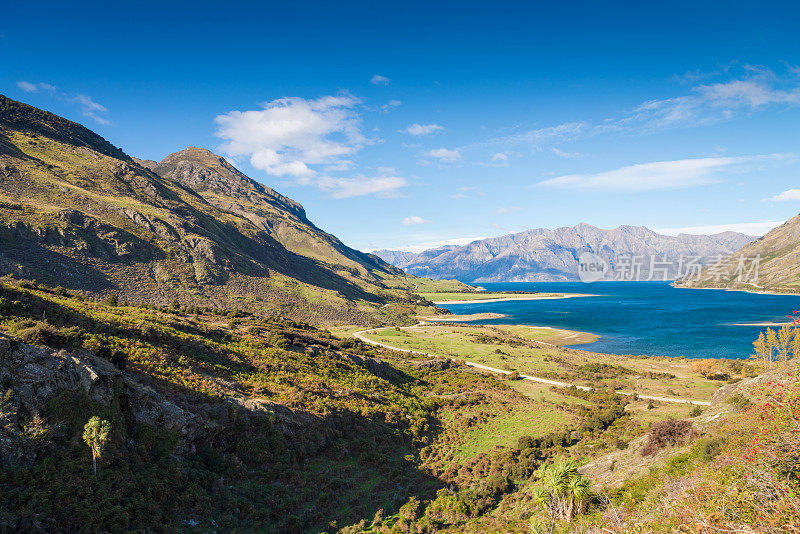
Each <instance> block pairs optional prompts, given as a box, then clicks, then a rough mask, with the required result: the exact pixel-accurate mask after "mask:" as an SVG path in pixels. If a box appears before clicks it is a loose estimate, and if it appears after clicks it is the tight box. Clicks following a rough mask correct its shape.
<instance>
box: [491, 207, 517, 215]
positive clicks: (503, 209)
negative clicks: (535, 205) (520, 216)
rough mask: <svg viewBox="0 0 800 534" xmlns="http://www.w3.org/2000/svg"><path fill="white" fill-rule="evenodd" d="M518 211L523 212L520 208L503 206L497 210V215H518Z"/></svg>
mask: <svg viewBox="0 0 800 534" xmlns="http://www.w3.org/2000/svg"><path fill="white" fill-rule="evenodd" d="M518 211H522V208H520V207H519V206H503V207H501V208H497V213H498V214H500V215H504V214H507V213H516V212H518Z"/></svg>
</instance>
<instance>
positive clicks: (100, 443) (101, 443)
mask: <svg viewBox="0 0 800 534" xmlns="http://www.w3.org/2000/svg"><path fill="white" fill-rule="evenodd" d="M110 430H111V423H109V422H108V421H106V420H105V419H100V418H99V417H97V416H96V415H95V416H93V417H92V418H91V419H89V422H88V423H86V426H84V427H83V441H85V442H86V444H87V445H88V446H89V447H90V448H91V449H92V468H93V469H94V474H95V476H97V459H98V458H99V457H100V455H101V454H102V452H103V448H104V447H105V446H106V442H107V441H108V432H109V431H110Z"/></svg>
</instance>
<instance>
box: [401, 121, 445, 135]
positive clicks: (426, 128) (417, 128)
mask: <svg viewBox="0 0 800 534" xmlns="http://www.w3.org/2000/svg"><path fill="white" fill-rule="evenodd" d="M441 130H444V126H440V125H439V124H417V123H414V124H412V125H411V126H408V127H407V128H405V129H404V130H400V132H401V133H407V134H411V135H429V134H432V133H434V132H438V131H441Z"/></svg>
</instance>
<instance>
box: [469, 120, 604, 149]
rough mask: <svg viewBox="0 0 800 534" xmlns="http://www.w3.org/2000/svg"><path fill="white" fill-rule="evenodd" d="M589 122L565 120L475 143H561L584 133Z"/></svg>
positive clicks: (537, 144)
mask: <svg viewBox="0 0 800 534" xmlns="http://www.w3.org/2000/svg"><path fill="white" fill-rule="evenodd" d="M588 128H589V124H588V123H586V122H565V123H562V124H558V125H556V126H547V127H545V128H537V129H534V130H526V131H524V132H520V133H514V134H510V135H504V136H501V137H495V138H493V139H489V140H488V141H485V142H482V143H476V146H477V145H489V146H496V145H526V146H530V147H531V148H540V147H541V146H543V145H546V144H550V143H561V142H564V141H571V140H573V139H576V138H578V137H579V136H581V135H584V134H585V132H586V131H587V129H588Z"/></svg>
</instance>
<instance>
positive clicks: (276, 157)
mask: <svg viewBox="0 0 800 534" xmlns="http://www.w3.org/2000/svg"><path fill="white" fill-rule="evenodd" d="M360 104H361V100H360V99H359V98H356V97H354V96H352V95H349V94H341V95H338V96H324V97H321V98H318V99H314V100H307V99H304V98H299V97H286V98H279V99H277V100H273V101H270V102H265V103H263V104H261V108H262V109H259V110H249V111H230V112H228V113H225V114H222V115H219V116H217V117H216V118H215V119H214V122H215V123H216V132H215V135H216V136H217V137H219V138H221V139H223V140H224V141H225V142H224V143H223V144H222V146H221V147H220V150H221V151H222V152H224V153H225V154H226V155H227V156H230V157H233V158H237V157H246V158H248V159H249V161H250V164H251V165H252V166H253V167H255V168H256V169H260V170H262V171H264V172H266V173H268V174H270V175H273V176H283V177H290V178H292V179H294V180H295V181H296V182H297V183H299V184H303V185H315V186H317V187H318V188H319V189H321V190H323V191H325V192H327V193H329V194H330V195H331V196H333V197H334V198H346V197H351V196H360V195H369V194H379V195H392V194H396V190H397V189H398V188H400V187H403V186H405V185H407V182H406V180H405V179H404V178H401V177H399V176H388V175H385V174H384V173H381V174H380V175H379V176H373V177H368V176H364V175H362V174H357V175H355V176H336V175H332V174H333V173H336V172H342V171H347V170H349V169H351V168H352V167H353V166H354V164H353V161H352V160H351V159H350V158H351V157H352V156H353V155H354V154H355V153H356V152H358V151H359V150H361V149H362V148H363V147H364V146H365V145H367V144H368V143H369V142H370V141H369V140H368V139H367V138H366V137H365V136H364V135H363V134H362V133H361V128H360V126H361V116H360V115H359V113H358V109H357V108H358V106H359V105H360Z"/></svg>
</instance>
